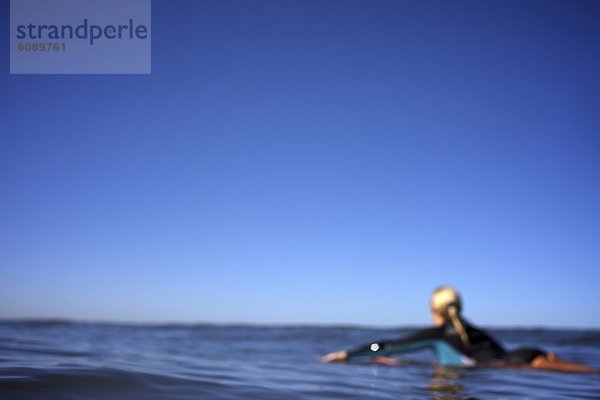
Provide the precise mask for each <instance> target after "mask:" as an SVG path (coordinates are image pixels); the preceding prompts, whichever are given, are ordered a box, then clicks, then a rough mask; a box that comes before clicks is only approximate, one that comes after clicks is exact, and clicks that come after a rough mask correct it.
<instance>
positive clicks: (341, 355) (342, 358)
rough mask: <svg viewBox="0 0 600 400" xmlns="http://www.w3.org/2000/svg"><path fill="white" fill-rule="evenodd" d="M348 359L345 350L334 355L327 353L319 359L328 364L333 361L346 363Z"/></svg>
mask: <svg viewBox="0 0 600 400" xmlns="http://www.w3.org/2000/svg"><path fill="white" fill-rule="evenodd" d="M347 359H348V352H347V351H345V350H342V351H336V352H335V353H329V354H327V355H326V356H323V358H321V361H323V362H326V363H329V362H334V361H346V360H347Z"/></svg>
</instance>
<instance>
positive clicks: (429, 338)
mask: <svg viewBox="0 0 600 400" xmlns="http://www.w3.org/2000/svg"><path fill="white" fill-rule="evenodd" d="M443 336H444V332H443V329H440V328H429V329H423V330H419V331H417V332H415V333H413V334H411V335H409V336H406V337H404V338H401V339H397V340H386V341H381V342H374V343H370V344H367V345H364V346H361V347H358V348H356V349H354V350H352V351H349V352H348V359H349V360H353V359H357V358H363V357H379V356H387V355H391V354H399V353H407V352H411V351H417V350H422V349H428V348H433V347H434V345H433V343H434V341H435V340H436V339H443Z"/></svg>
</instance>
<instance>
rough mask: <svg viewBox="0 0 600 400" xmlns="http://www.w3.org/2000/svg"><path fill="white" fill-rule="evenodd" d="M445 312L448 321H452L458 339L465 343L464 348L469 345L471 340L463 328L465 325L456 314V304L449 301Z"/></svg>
mask: <svg viewBox="0 0 600 400" xmlns="http://www.w3.org/2000/svg"><path fill="white" fill-rule="evenodd" d="M446 312H447V313H448V317H450V322H452V326H453V327H454V329H455V330H456V332H457V333H458V335H459V336H460V340H461V341H462V343H463V344H464V345H465V347H466V348H469V347H471V341H470V340H469V335H468V334H467V331H466V330H465V326H464V325H463V323H462V321H461V320H460V318H459V316H458V307H457V306H456V304H454V303H451V304H449V305H448V308H446Z"/></svg>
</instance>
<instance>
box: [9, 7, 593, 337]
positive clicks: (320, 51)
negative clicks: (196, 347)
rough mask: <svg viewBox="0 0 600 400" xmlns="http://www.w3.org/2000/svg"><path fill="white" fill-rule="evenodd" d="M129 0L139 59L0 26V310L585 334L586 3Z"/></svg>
mask: <svg viewBox="0 0 600 400" xmlns="http://www.w3.org/2000/svg"><path fill="white" fill-rule="evenodd" d="M152 3H153V4H152V7H153V17H152V18H153V19H152V74H151V75H148V76H142V75H140V76H126V75H121V76H119V75H109V76H85V75H81V76H76V75H9V73H8V70H9V59H8V55H9V49H8V38H7V40H5V41H3V42H2V43H0V47H1V54H2V55H3V56H2V57H3V63H2V70H3V71H2V73H0V87H1V91H0V109H1V110H2V112H1V116H0V199H1V201H0V243H2V246H1V247H2V250H1V251H0V317H9V318H14V317H63V318H77V319H86V320H97V319H101V320H118V321H208V322H253V323H304V322H307V323H356V324H375V325H396V326H398V325H410V324H426V323H428V322H429V321H428V318H429V316H428V303H427V301H428V296H429V295H430V293H431V291H432V290H433V288H434V287H435V286H437V285H439V284H442V283H449V284H453V285H455V286H457V287H458V288H459V289H460V290H461V291H462V292H463V295H464V297H465V299H464V300H465V313H466V315H467V317H468V318H470V319H471V320H473V321H474V322H476V323H479V324H487V325H504V326H513V325H525V326H538V325H544V326H572V327H578V326H581V327H583V326H587V327H600V311H598V307H597V305H598V304H599V303H600V295H599V294H598V293H599V291H598V282H600V261H599V260H600V246H599V243H600V207H599V205H600V185H599V182H600V118H599V116H598V115H599V114H598V109H599V106H600V74H598V71H600V46H599V45H598V38H599V37H600V25H599V24H598V23H597V21H598V19H599V18H600V5H599V4H598V3H597V2H593V1H485V2H479V1H472V2H471V1H458V2H446V1H439V2H437V1H436V2H420V1H366V0H362V1H254V2H230V1H213V2H204V1H202V2H191V1H168V2H167V1H158V0H154V1H153V2H152ZM8 15H9V13H8V2H3V3H2V5H1V17H2V24H3V26H5V27H6V28H5V29H8V28H7V27H8V18H9V17H8Z"/></svg>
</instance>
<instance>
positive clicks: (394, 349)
mask: <svg viewBox="0 0 600 400" xmlns="http://www.w3.org/2000/svg"><path fill="white" fill-rule="evenodd" d="M461 309H462V305H461V300H460V296H459V294H458V292H457V291H456V290H455V289H453V288H452V287H449V286H442V287H439V288H437V289H436V290H435V291H434V292H433V296H432V297H431V318H432V319H433V324H434V325H435V326H434V327H433V328H429V329H423V330H420V331H417V332H415V333H413V334H412V335H410V336H408V337H405V338H402V339H398V340H392V341H383V342H376V343H371V344H368V345H365V346H362V347H359V348H357V349H355V350H352V351H345V350H344V351H338V352H335V353H331V354H328V355H326V356H325V357H323V361H324V362H332V361H350V360H355V359H361V358H362V359H365V358H367V359H374V360H375V361H377V362H381V363H386V364H393V363H394V360H393V359H390V358H387V357H386V356H388V355H391V354H399V353H406V352H410V351H415V350H421V349H426V348H429V349H433V350H434V351H435V354H436V356H437V359H438V361H439V362H440V363H441V364H443V365H489V366H501V367H517V368H523V367H525V368H527V367H528V368H539V369H547V370H555V371H566V372H595V370H594V369H592V368H590V367H588V366H586V365H582V364H576V363H572V362H568V361H564V360H561V359H559V358H558V357H556V356H555V355H554V354H553V353H546V352H544V351H542V350H539V349H517V350H513V351H506V350H505V349H504V348H503V347H502V346H501V345H500V344H499V343H498V342H496V341H495V340H494V339H492V338H491V337H490V336H489V335H488V334H487V333H486V332H484V331H482V330H480V329H478V328H476V327H474V326H472V325H470V324H469V323H467V322H466V321H465V320H464V319H463V317H462V315H461Z"/></svg>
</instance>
